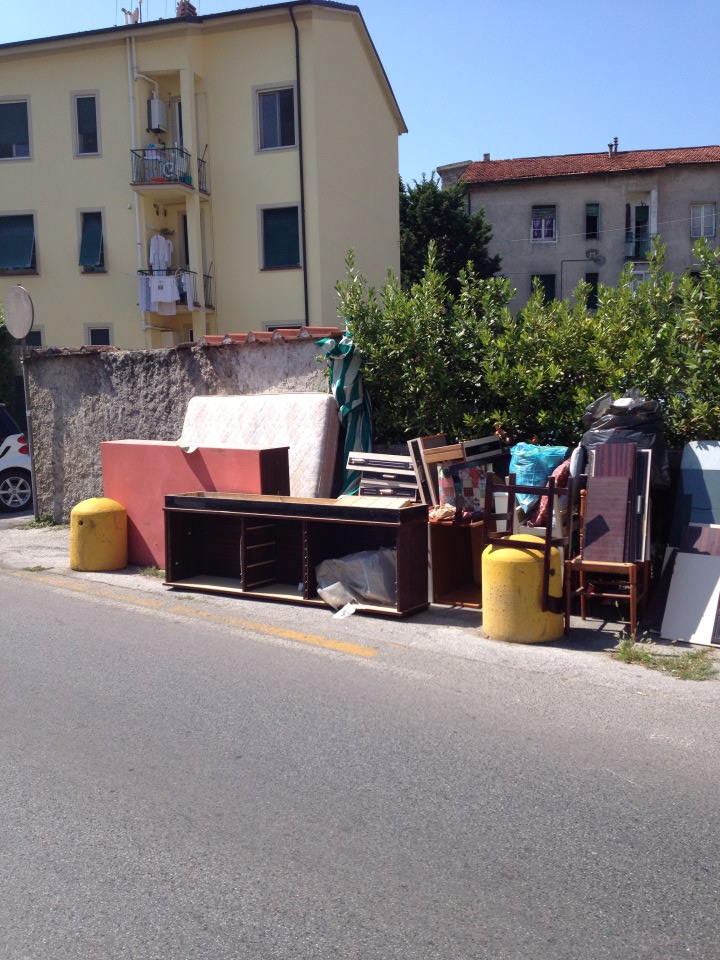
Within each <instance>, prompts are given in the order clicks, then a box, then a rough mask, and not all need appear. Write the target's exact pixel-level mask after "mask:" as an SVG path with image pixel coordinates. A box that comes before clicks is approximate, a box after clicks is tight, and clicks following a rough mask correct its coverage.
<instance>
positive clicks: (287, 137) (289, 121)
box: [258, 87, 295, 150]
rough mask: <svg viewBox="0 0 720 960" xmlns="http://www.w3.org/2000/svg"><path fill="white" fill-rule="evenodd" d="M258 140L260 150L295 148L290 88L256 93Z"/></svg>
mask: <svg viewBox="0 0 720 960" xmlns="http://www.w3.org/2000/svg"><path fill="white" fill-rule="evenodd" d="M258 139H259V146H260V149H261V150H276V149H277V148H278V147H294V146H295V92H294V90H293V88H292V87H285V88H284V89H282V90H261V91H260V92H259V93H258Z"/></svg>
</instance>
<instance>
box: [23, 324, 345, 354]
mask: <svg viewBox="0 0 720 960" xmlns="http://www.w3.org/2000/svg"><path fill="white" fill-rule="evenodd" d="M341 336H343V331H342V330H340V328H339V327H299V328H297V329H295V328H289V327H287V328H278V329H277V330H273V331H269V330H252V331H251V332H250V333H220V334H210V333H208V334H206V335H205V336H203V337H201V338H200V339H199V340H188V341H187V342H185V343H179V344H177V346H176V347H156V348H155V349H164V350H173V349H174V350H178V349H185V350H188V349H191V348H193V347H195V348H198V347H199V348H205V347H229V346H232V345H233V344H246V343H294V342H295V341H298V340H299V341H303V342H304V341H306V340H323V339H324V338H325V337H341ZM131 349H132V348H131ZM136 349H137V350H142V349H144V348H143V347H137V348H136ZM28 351H29V353H30V355H31V356H45V357H55V356H58V357H59V356H68V354H74V353H78V354H85V353H123V352H125V353H127V352H128V350H127V349H126V348H121V347H108V346H104V345H102V346H101V345H97V346H89V345H87V344H86V345H85V346H82V347H29V348H28Z"/></svg>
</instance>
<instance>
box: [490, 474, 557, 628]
mask: <svg viewBox="0 0 720 960" xmlns="http://www.w3.org/2000/svg"><path fill="white" fill-rule="evenodd" d="M563 492H564V493H565V492H567V495H568V498H569V502H572V480H571V481H570V483H569V485H568V487H567V488H566V490H564V491H563ZM518 494H519V495H526V494H529V495H531V496H547V497H548V514H547V524H546V526H545V528H544V530H543V534H544V536H543V537H542V540H543V544H542V548H541V549H542V551H543V580H542V598H541V610H542V612H543V613H545V612H547V611H550V612H551V613H561V612H562V609H563V601H562V597H551V596H550V593H549V587H550V561H551V551H552V548H553V547H557V548H559V549H562V550H563V551H564V552H565V555H567V551H568V547H569V541H570V536H571V528H570V526H569V525H565V524H563V530H562V533H561V535H559V536H557V535H555V531H556V530H557V527H556V524H555V510H556V503H557V498H558V493H557V491H556V488H555V478H554V477H550V479H549V480H548V482H547V485H546V486H544V487H537V486H527V485H521V484H517V483H515V478H514V475H512V474H511V475H510V477H508V479H507V480H506V481H504V482H503V481H501V480H499V479H498V477H497V476H496V475H495V474H493V473H489V474H488V475H487V481H486V484H485V508H484V511H483V518H484V524H483V543H482V546H483V550H484V549H485V547H487V546H502V547H510V548H511V549H517V550H527V549H528V542H527V540H522V539H511V537H512V536H513V534H514V532H515V526H516V510H515V505H516V498H517V496H518ZM498 527H502V529H501V530H499V529H498ZM529 532H531V533H532V535H533V536H537V534H536V533H535V531H529Z"/></svg>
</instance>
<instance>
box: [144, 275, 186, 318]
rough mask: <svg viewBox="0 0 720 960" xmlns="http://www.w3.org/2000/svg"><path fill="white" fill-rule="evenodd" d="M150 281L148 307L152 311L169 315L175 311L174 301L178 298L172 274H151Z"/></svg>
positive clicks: (178, 293)
mask: <svg viewBox="0 0 720 960" xmlns="http://www.w3.org/2000/svg"><path fill="white" fill-rule="evenodd" d="M148 279H149V281H150V309H151V310H152V311H153V312H154V313H160V314H163V316H166V317H171V316H174V315H175V314H176V313H177V307H176V302H177V301H178V300H179V299H180V291H179V290H178V285H177V280H176V279H175V277H174V276H170V277H166V276H165V277H163V276H152V277H149V278H148Z"/></svg>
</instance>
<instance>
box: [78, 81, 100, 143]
mask: <svg viewBox="0 0 720 960" xmlns="http://www.w3.org/2000/svg"><path fill="white" fill-rule="evenodd" d="M73 100H74V107H75V153H76V154H77V156H79V157H82V156H87V155H88V154H98V153H100V134H99V130H98V116H97V98H96V97H95V96H94V95H92V94H82V95H80V94H77V95H76V96H74V97H73Z"/></svg>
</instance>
